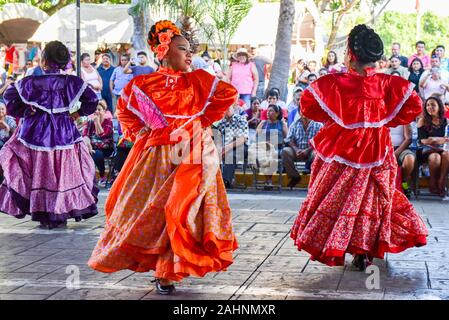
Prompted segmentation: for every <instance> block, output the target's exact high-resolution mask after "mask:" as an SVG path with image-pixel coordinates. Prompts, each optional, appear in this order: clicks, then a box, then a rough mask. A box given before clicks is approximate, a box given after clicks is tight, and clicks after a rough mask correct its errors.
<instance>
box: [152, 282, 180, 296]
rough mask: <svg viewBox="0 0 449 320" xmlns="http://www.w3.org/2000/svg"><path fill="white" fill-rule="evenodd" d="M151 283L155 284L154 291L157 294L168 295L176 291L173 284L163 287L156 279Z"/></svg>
mask: <svg viewBox="0 0 449 320" xmlns="http://www.w3.org/2000/svg"><path fill="white" fill-rule="evenodd" d="M151 282H153V283H154V282H155V283H156V291H157V293H159V294H162V295H170V294H173V293H174V292H175V291H176V289H175V286H174V285H173V284H170V285H165V286H164V285H162V284H161V281H160V280H159V279H158V278H156V279H154V280H152V281H151Z"/></svg>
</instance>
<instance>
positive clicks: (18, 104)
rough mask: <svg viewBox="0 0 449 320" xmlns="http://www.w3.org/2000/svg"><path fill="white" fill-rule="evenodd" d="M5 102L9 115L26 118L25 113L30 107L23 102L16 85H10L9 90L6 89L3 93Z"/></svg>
mask: <svg viewBox="0 0 449 320" xmlns="http://www.w3.org/2000/svg"><path fill="white" fill-rule="evenodd" d="M3 100H4V101H5V104H6V110H7V111H8V115H10V116H13V117H16V118H22V117H24V116H25V111H26V110H27V109H28V107H29V105H27V104H26V103H24V102H23V101H22V98H21V97H20V95H19V92H18V91H17V88H16V86H15V85H10V86H9V87H8V89H6V91H5V92H4V93H3Z"/></svg>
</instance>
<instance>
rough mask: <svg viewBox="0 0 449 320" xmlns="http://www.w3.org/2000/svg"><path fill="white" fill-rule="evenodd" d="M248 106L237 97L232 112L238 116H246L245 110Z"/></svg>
mask: <svg viewBox="0 0 449 320" xmlns="http://www.w3.org/2000/svg"><path fill="white" fill-rule="evenodd" d="M249 107H250V106H247V105H246V102H245V101H244V100H243V99H238V100H237V103H236V104H234V113H235V114H238V115H240V116H244V117H246V116H247V114H246V110H247V109H248V108H249Z"/></svg>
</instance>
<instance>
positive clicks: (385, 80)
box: [291, 69, 427, 266]
mask: <svg viewBox="0 0 449 320" xmlns="http://www.w3.org/2000/svg"><path fill="white" fill-rule="evenodd" d="M366 71H367V76H361V75H359V74H357V73H355V72H352V71H351V72H349V73H337V74H329V75H327V76H324V77H322V78H320V79H318V80H317V81H315V82H313V83H312V84H311V85H310V86H309V87H308V88H307V89H306V90H305V92H304V94H303V95H302V97H301V112H302V114H303V115H304V116H306V117H308V118H310V119H312V120H315V121H320V122H323V123H324V127H323V128H322V129H321V130H320V132H319V133H318V134H317V135H316V136H315V137H314V138H313V139H312V140H311V141H310V144H311V146H312V147H313V148H314V149H315V152H316V155H317V157H316V158H315V161H314V163H313V165H312V172H311V179H310V184H309V192H308V196H307V198H306V200H305V201H304V203H303V205H302V207H301V209H300V212H299V215H298V217H297V218H296V220H295V223H294V225H293V228H292V231H291V237H292V238H293V240H294V241H295V245H296V246H297V247H298V249H299V250H305V251H307V252H309V253H310V254H311V255H312V257H311V258H312V259H313V260H317V261H320V262H322V263H325V264H327V265H330V266H335V265H343V264H344V261H345V259H344V258H345V254H346V253H350V254H368V255H370V256H372V257H376V258H381V259H383V258H384V254H385V252H392V253H398V252H401V251H403V250H405V249H407V248H410V247H413V246H423V245H425V244H426V236H427V229H426V226H425V224H424V222H423V220H422V219H421V217H420V216H419V215H418V213H417V212H416V211H415V209H414V208H413V206H412V204H411V203H410V202H409V201H408V200H407V198H406V197H405V195H404V194H402V193H401V192H399V191H398V190H397V189H396V188H395V179H396V174H397V162H396V159H395V157H394V153H393V152H394V150H393V146H392V143H391V138H390V131H389V128H388V127H396V126H398V125H403V124H408V123H410V122H412V121H413V120H414V119H415V118H416V117H417V116H418V115H419V114H420V113H421V111H422V103H421V99H420V98H419V97H418V95H417V94H416V92H415V91H414V90H413V88H414V84H412V83H410V82H408V81H407V80H404V79H402V78H401V77H396V76H390V75H386V74H381V73H375V72H374V69H366Z"/></svg>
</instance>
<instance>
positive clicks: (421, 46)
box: [408, 41, 431, 70]
mask: <svg viewBox="0 0 449 320" xmlns="http://www.w3.org/2000/svg"><path fill="white" fill-rule="evenodd" d="M415 47H416V53H414V54H412V55H411V56H410V57H409V58H408V65H409V66H410V65H411V63H412V61H413V60H415V58H419V59H420V60H421V62H422V63H423V65H424V69H426V70H427V69H430V68H431V67H430V56H428V55H426V43H425V42H424V41H417V42H416V44H415Z"/></svg>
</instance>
